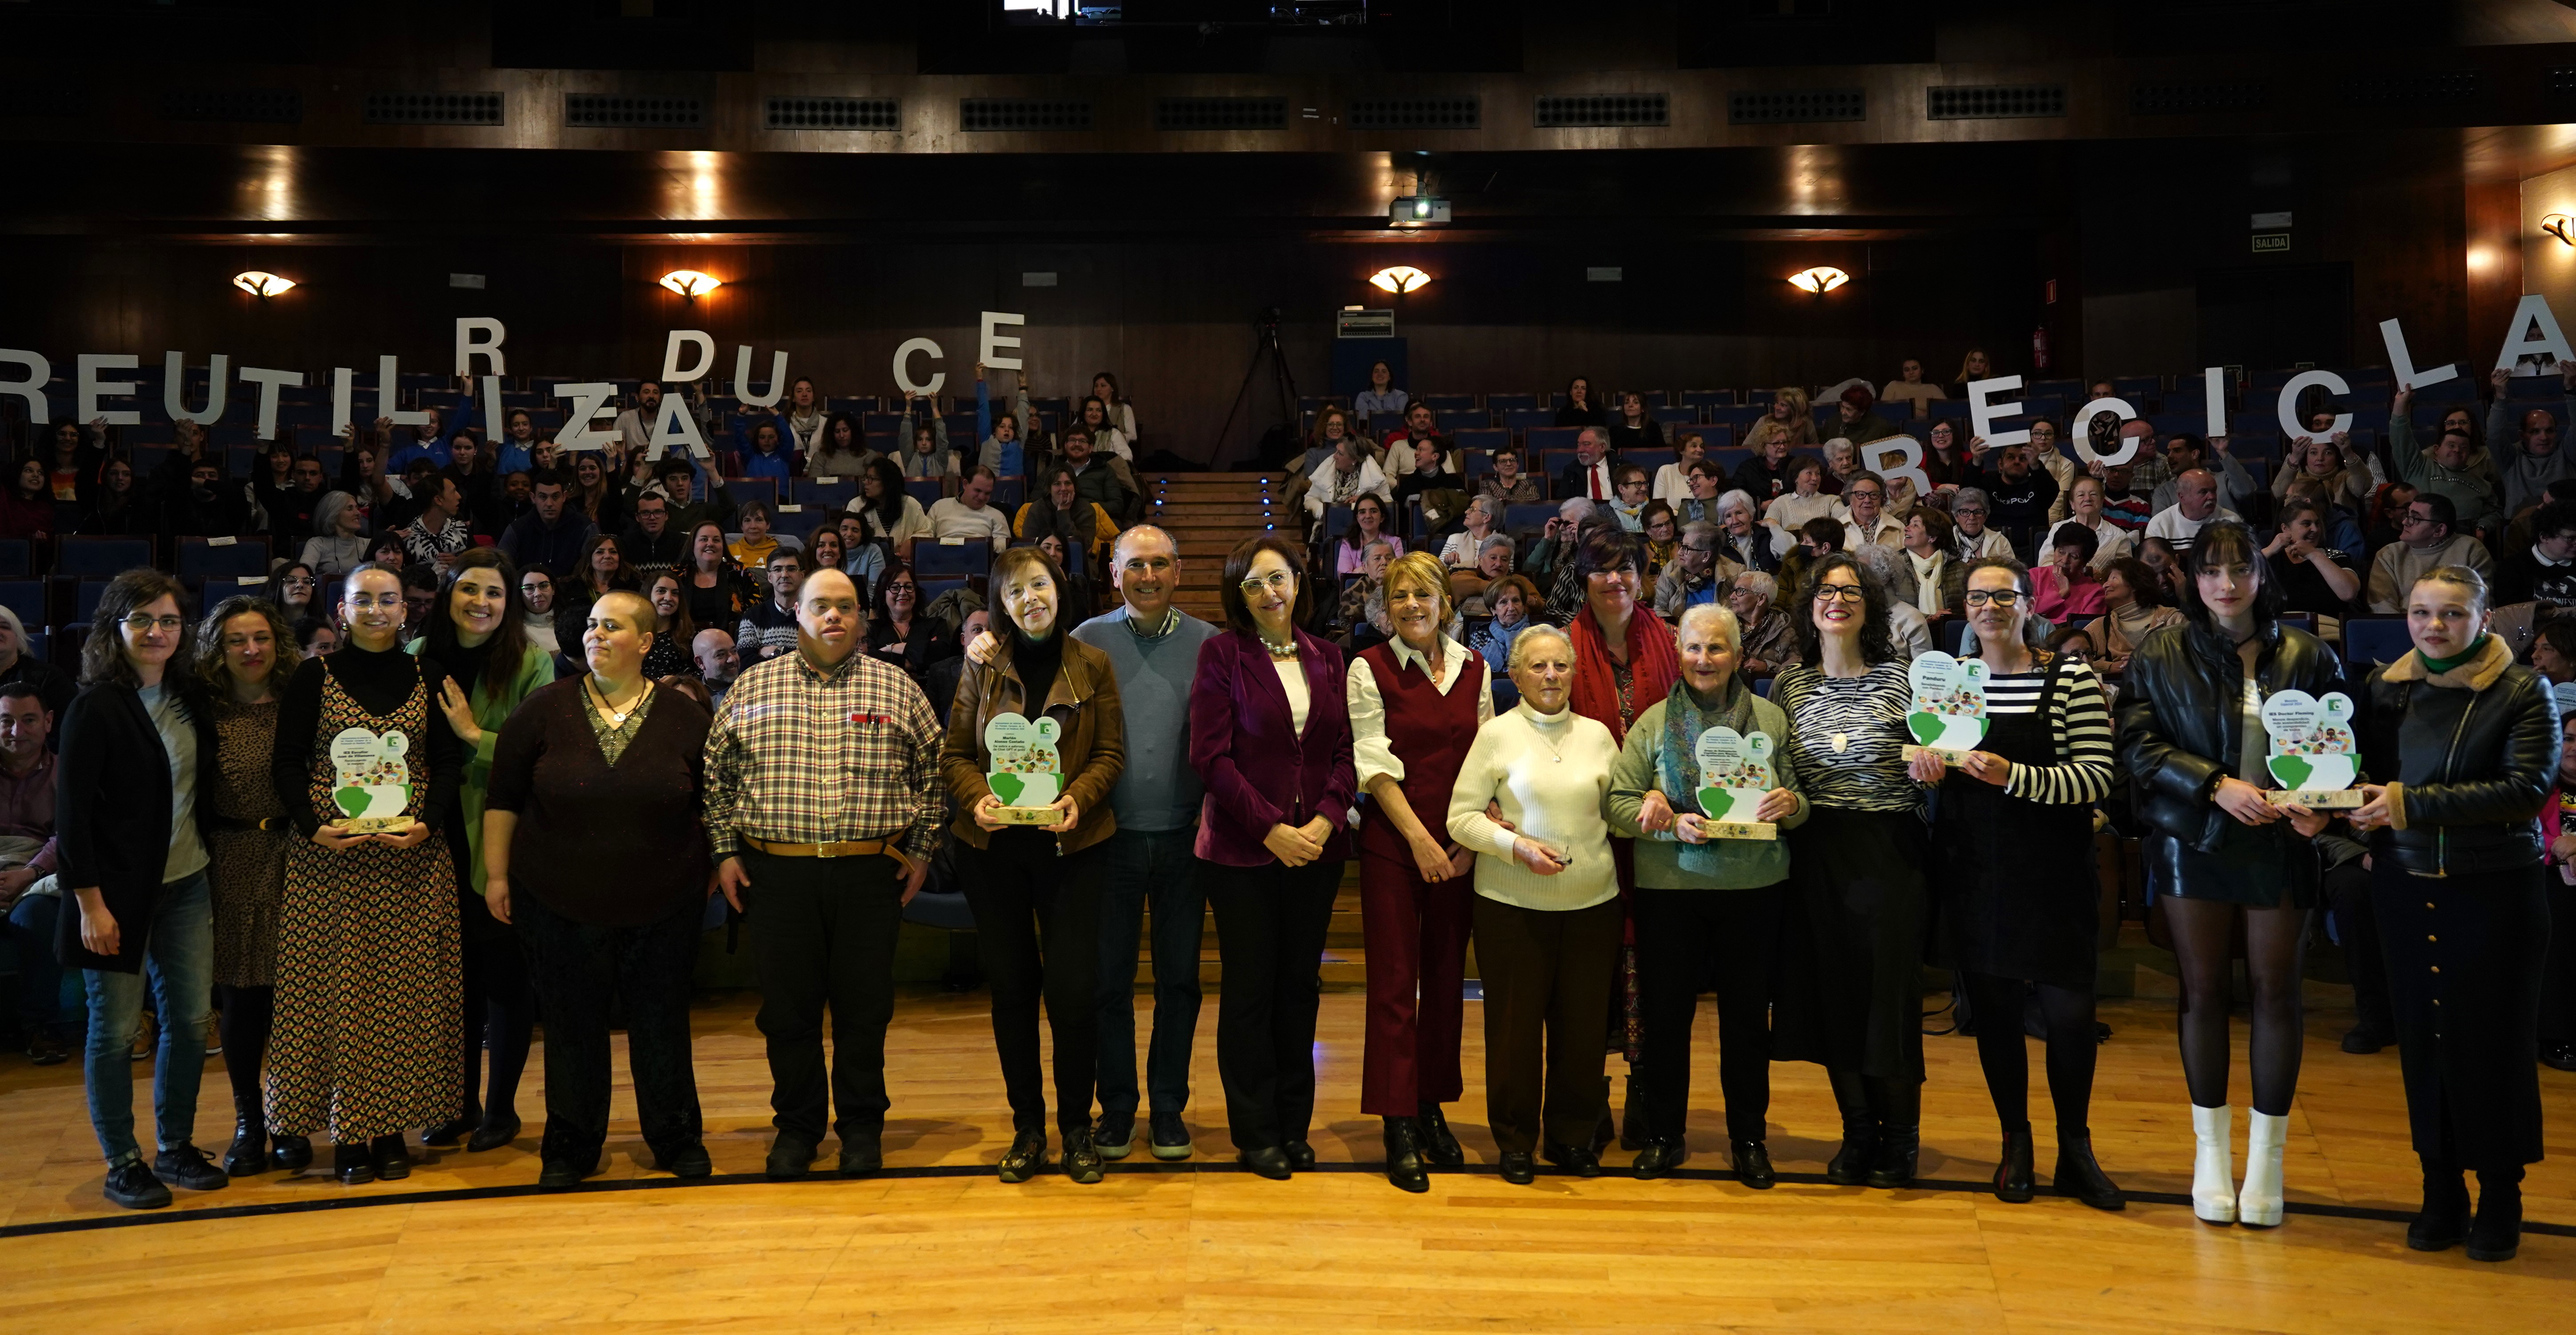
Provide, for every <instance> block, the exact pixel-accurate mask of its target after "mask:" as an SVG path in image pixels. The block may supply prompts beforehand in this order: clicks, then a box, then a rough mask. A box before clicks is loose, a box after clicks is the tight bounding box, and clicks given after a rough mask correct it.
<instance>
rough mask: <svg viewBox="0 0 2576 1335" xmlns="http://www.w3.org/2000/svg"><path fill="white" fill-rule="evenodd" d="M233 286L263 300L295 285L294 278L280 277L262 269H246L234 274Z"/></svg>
mask: <svg viewBox="0 0 2576 1335" xmlns="http://www.w3.org/2000/svg"><path fill="white" fill-rule="evenodd" d="M233 286H235V287H237V288H240V289H241V290H242V291H244V292H247V293H249V294H251V295H252V296H254V297H257V298H259V299H260V300H262V301H266V300H268V299H269V298H270V297H273V296H276V295H277V294H278V293H280V292H284V291H286V290H288V289H289V288H292V287H294V286H295V280H294V279H292V278H280V277H278V276H277V275H276V274H273V273H268V272H266V271H264V270H260V269H245V270H243V271H242V272H240V273H237V274H234V275H233Z"/></svg>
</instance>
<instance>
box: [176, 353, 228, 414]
mask: <svg viewBox="0 0 2576 1335" xmlns="http://www.w3.org/2000/svg"><path fill="white" fill-rule="evenodd" d="M231 364H232V358H230V357H227V356H225V355H224V354H222V353H220V352H217V353H212V354H209V355H208V356H207V358H206V407H205V410H204V411H202V412H193V413H192V412H190V411H188V405H187V403H186V399H187V396H186V395H185V394H183V393H181V392H180V391H181V389H183V388H184V387H185V386H186V384H187V378H186V372H187V358H186V357H185V355H183V354H181V353H176V352H165V353H162V354H161V406H162V407H164V408H167V409H169V410H170V420H171V421H173V422H180V421H186V422H194V423H196V424H197V425H199V426H212V425H213V424H214V423H216V422H218V421H221V420H222V419H223V415H224V396H225V394H226V393H227V392H228V391H229V390H231V388H232V385H231V383H230V380H229V377H228V376H227V374H226V373H227V371H229V369H230V368H231Z"/></svg>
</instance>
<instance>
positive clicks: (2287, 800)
mask: <svg viewBox="0 0 2576 1335" xmlns="http://www.w3.org/2000/svg"><path fill="white" fill-rule="evenodd" d="M2263 800H2264V801H2266V802H2269V803H2271V804H2272V805H2274V806H2276V807H2288V806H2300V807H2306V808H2307V809H2308V810H2310V811H2351V810H2354V809H2355V808H2358V807H2359V806H2361V804H2362V795H2361V790H2360V789H2358V788H2274V789H2270V790H2268V791H2266V792H2265V793H2264V794H2263Z"/></svg>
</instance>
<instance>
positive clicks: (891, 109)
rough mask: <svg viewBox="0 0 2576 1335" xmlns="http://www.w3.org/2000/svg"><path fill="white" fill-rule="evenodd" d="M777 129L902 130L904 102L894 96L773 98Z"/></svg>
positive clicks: (773, 121)
mask: <svg viewBox="0 0 2576 1335" xmlns="http://www.w3.org/2000/svg"><path fill="white" fill-rule="evenodd" d="M769 128H770V129H773V130H900V129H902V128H903V103H901V102H899V101H897V100H896V99H894V98H891V97H773V98H771V99H769Z"/></svg>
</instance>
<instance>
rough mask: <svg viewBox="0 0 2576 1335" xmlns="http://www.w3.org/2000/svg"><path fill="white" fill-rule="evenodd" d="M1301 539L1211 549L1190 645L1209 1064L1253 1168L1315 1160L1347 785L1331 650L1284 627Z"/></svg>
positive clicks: (1296, 612)
mask: <svg viewBox="0 0 2576 1335" xmlns="http://www.w3.org/2000/svg"><path fill="white" fill-rule="evenodd" d="M1303 564H1304V562H1303V553H1301V552H1300V551H1299V550H1298V548H1297V546H1296V544H1294V543H1291V542H1289V541H1288V540H1286V539H1284V538H1277V537H1267V538H1254V539H1250V540H1248V541H1246V542H1245V543H1244V544H1243V545H1242V546H1239V547H1237V548H1235V549H1234V552H1233V554H1232V555H1230V556H1228V557H1226V561H1225V580H1224V583H1223V584H1222V585H1220V586H1219V589H1218V592H1219V594H1220V596H1221V597H1222V598H1223V599H1224V602H1225V620H1226V625H1227V627H1228V628H1229V630H1228V633H1227V634H1223V635H1219V636H1217V637H1216V638H1214V639H1212V640H1209V641H1208V642H1207V644H1206V646H1205V647H1203V648H1201V649H1200V650H1199V669H1198V679H1197V680H1196V681H1195V682H1193V683H1192V684H1191V686H1190V764H1191V766H1192V768H1194V769H1196V770H1197V771H1198V772H1199V777H1200V778H1201V779H1202V780H1204V781H1205V782H1206V784H1207V796H1206V798H1205V799H1204V801H1203V804H1202V806H1201V809H1200V816H1199V835H1198V847H1197V850H1196V851H1197V853H1198V858H1199V879H1200V882H1201V884H1202V885H1203V886H1204V887H1205V890H1206V894H1207V902H1208V906H1209V907H1210V908H1212V909H1214V910H1215V911H1216V940H1217V956H1218V958H1219V959H1220V960H1221V961H1222V964H1223V969H1224V975H1225V984H1224V991H1223V993H1222V994H1221V997H1220V999H1219V1001H1218V1003H1217V1025H1216V1051H1217V1071H1218V1074H1219V1075H1220V1076H1221V1077H1222V1078H1223V1080H1224V1082H1225V1107H1226V1121H1227V1122H1228V1123H1229V1124H1230V1125H1231V1128H1232V1131H1233V1135H1234V1145H1235V1149H1236V1150H1237V1151H1239V1152H1240V1154H1241V1157H1242V1159H1243V1162H1244V1163H1245V1164H1246V1165H1248V1166H1249V1167H1250V1168H1251V1169H1252V1170H1253V1171H1254V1172H1256V1173H1259V1174H1260V1175H1262V1176H1263V1177H1267V1178H1274V1179H1275V1178H1284V1177H1287V1176H1288V1175H1289V1173H1290V1172H1291V1171H1292V1170H1294V1169H1299V1168H1313V1167H1314V1166H1315V1150H1314V1147H1313V1146H1311V1145H1309V1144H1307V1143H1306V1132H1307V1127H1308V1124H1309V1123H1310V1122H1311V1121H1312V1120H1313V1117H1314V1112H1315V1055H1314V1053H1315V1005H1316V996H1317V994H1316V989H1315V969H1316V964H1317V962H1318V961H1319V960H1320V959H1322V957H1323V954H1324V931H1325V928H1326V927H1327V926H1328V925H1329V924H1330V923H1331V921H1332V916H1333V896H1334V894H1335V893H1336V892H1337V891H1338V890H1339V889H1340V886H1341V880H1342V863H1343V861H1344V860H1345V859H1346V858H1348V857H1349V856H1350V834H1349V826H1348V824H1347V820H1348V816H1349V813H1350V808H1351V795H1352V792H1353V788H1354V779H1353V777H1352V765H1351V719H1350V705H1349V701H1348V700H1347V699H1346V698H1345V696H1344V687H1343V683H1342V654H1341V651H1340V650H1339V649H1336V648H1334V647H1333V646H1332V645H1330V644H1328V643H1326V642H1324V641H1322V640H1319V639H1316V638H1315V637H1314V636H1312V635H1309V634H1307V633H1305V632H1304V631H1302V630H1299V629H1297V626H1298V625H1299V624H1300V623H1302V622H1304V621H1305V620H1306V617H1307V610H1308V604H1307V595H1306V588H1305V582H1304V581H1303V580H1301V579H1300V578H1299V577H1298V574H1297V572H1298V571H1299V570H1300V569H1301V568H1302V567H1303Z"/></svg>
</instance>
